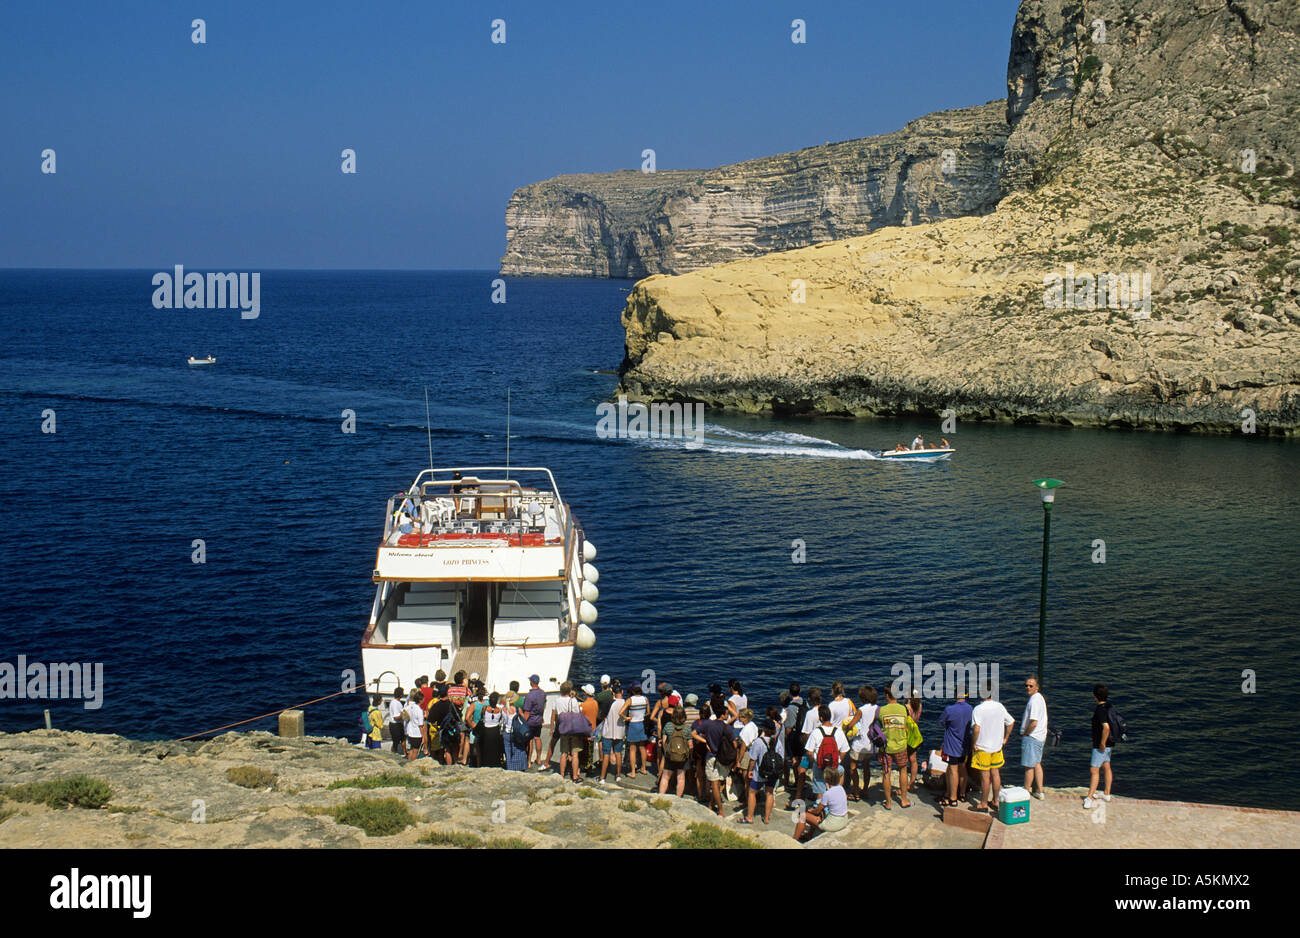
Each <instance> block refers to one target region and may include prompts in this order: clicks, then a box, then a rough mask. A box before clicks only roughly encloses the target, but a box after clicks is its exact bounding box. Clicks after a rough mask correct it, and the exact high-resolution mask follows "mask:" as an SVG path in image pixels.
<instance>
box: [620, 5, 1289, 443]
mask: <svg viewBox="0 0 1300 938" xmlns="http://www.w3.org/2000/svg"><path fill="white" fill-rule="evenodd" d="M1098 23H1102V24H1103V25H1104V27H1105V32H1104V35H1103V33H1102V32H1101V31H1099V29H1100V28H1099V27H1098V26H1097V24H1098ZM1297 89H1300V8H1297V7H1295V6H1294V5H1286V4H1269V3H1263V2H1255V0H1242V2H1240V3H1238V2H1233V3H1229V4H1226V6H1225V5H1215V4H1208V3H1200V4H1181V3H1171V2H1168V0H1099V2H1097V3H1092V4H1089V5H1088V9H1087V10H1086V11H1085V10H1084V9H1083V7H1082V5H1080V4H1077V3H1072V2H1069V0H1023V2H1022V3H1021V6H1020V10H1019V12H1018V15H1017V18H1016V25H1015V29H1014V31H1013V35H1012V42H1011V53H1010V57H1009V61H1008V66H1007V91H1008V94H1007V102H1006V117H1007V123H1008V126H1009V127H1010V134H1009V136H1008V138H1007V140H1006V144H1005V148H1004V152H1003V158H1002V163H1001V165H1000V167H999V173H1000V180H1001V187H1002V190H1003V192H1004V193H1006V194H1005V197H1004V198H1002V199H1001V201H1000V202H999V203H998V205H997V207H996V209H994V210H993V211H992V212H990V213H987V214H981V215H978V216H973V217H959V218H951V219H947V220H941V221H936V222H934V223H932V224H926V225H916V226H911V227H892V228H882V229H880V230H877V231H874V232H872V233H869V234H866V235H864V236H861V237H854V238H848V239H843V240H837V241H834V242H830V243H826V244H820V245H817V246H815V247H810V248H804V249H801V250H796V251H784V252H779V253H771V254H766V255H765V256H763V257H757V258H752V259H747V260H741V261H737V262H734V263H730V264H725V265H722V266H717V267H713V268H708V269H705V270H697V271H694V272H691V273H688V274H684V275H681V276H677V277H664V276H655V277H650V278H648V279H645V280H642V281H641V282H640V283H638V284H637V285H636V286H635V288H634V289H633V290H632V291H631V293H630V294H629V296H628V299H627V305H626V307H625V309H624V311H623V325H624V328H625V331H626V335H627V339H626V356H625V359H624V361H623V364H622V368H621V375H622V383H621V387H620V389H619V391H620V393H624V394H626V395H627V396H628V397H629V398H631V399H638V400H695V401H703V402H704V403H705V404H706V405H707V406H709V407H712V408H715V409H720V410H735V411H742V412H751V413H774V414H779V413H792V414H826V415H838V416H853V417H861V416H895V415H916V416H923V417H937V416H938V415H940V414H942V413H943V412H944V411H952V413H953V415H954V416H956V417H957V418H958V419H961V420H998V421H1016V422H1038V423H1053V424H1064V425H1071V426H1089V427H1113V426H1117V427H1137V428H1145V429H1157V430H1190V431H1209V432H1235V433H1248V434H1249V433H1258V434H1260V435H1273V436H1285V437H1290V436H1294V435H1295V434H1296V433H1297V431H1298V430H1300V259H1298V258H1297V257H1296V245H1297V244H1300V176H1297V175H1296V172H1295V166H1296V162H1297V158H1298V157H1300V92H1298V91H1297Z"/></svg>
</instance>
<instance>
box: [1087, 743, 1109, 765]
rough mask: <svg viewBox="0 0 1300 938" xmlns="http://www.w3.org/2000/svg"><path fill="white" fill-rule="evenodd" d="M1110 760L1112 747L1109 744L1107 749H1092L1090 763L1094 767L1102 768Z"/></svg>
mask: <svg viewBox="0 0 1300 938" xmlns="http://www.w3.org/2000/svg"><path fill="white" fill-rule="evenodd" d="M1109 761H1110V747H1109V746H1107V747H1106V748H1105V749H1094V750H1093V751H1092V761H1091V762H1089V763H1088V764H1089V765H1091V766H1092V767H1093V768H1094V769H1098V768H1101V766H1102V765H1103V764H1105V763H1107V762H1109Z"/></svg>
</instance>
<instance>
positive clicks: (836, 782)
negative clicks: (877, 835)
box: [794, 769, 849, 841]
mask: <svg viewBox="0 0 1300 938" xmlns="http://www.w3.org/2000/svg"><path fill="white" fill-rule="evenodd" d="M822 777H823V778H824V779H825V780H826V790H825V791H824V792H822V794H821V796H820V797H818V799H817V803H816V804H815V805H813V806H812V807H811V808H809V809H808V810H807V811H806V812H804V816H803V820H802V821H800V822H799V823H798V824H797V825H796V826H795V829H794V839H795V840H799V841H802V840H804V839H805V838H804V829H805V827H806V828H807V832H808V836H809V837H812V835H813V834H815V833H816V832H817V831H818V830H819V829H820V830H824V831H838V830H843V829H844V827H845V825H847V824H848V823H849V798H848V795H846V794H845V792H844V786H843V785H841V784H840V770H839V769H827V770H826V771H825V772H823V773H822Z"/></svg>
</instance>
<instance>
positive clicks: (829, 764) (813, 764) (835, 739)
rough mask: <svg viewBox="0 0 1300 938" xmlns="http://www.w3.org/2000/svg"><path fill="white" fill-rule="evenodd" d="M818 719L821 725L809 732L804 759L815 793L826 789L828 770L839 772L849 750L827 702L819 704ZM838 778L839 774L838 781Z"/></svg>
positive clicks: (842, 732) (818, 793)
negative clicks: (833, 719)
mask: <svg viewBox="0 0 1300 938" xmlns="http://www.w3.org/2000/svg"><path fill="white" fill-rule="evenodd" d="M817 719H818V720H819V721H820V725H819V726H818V727H817V728H816V729H814V730H813V731H812V732H811V733H809V734H808V743H807V745H805V746H804V759H805V760H806V761H807V763H808V769H809V770H810V772H811V775H812V780H811V782H810V783H809V791H810V792H811V793H812V794H814V795H820V794H821V793H822V792H824V791H826V778H825V773H826V770H827V769H835V771H836V772H837V773H838V772H839V768H840V762H841V761H843V759H844V754H845V753H846V752H848V751H849V741H848V739H846V738H845V736H844V730H843V729H841V728H840V727H838V726H836V725H835V724H834V722H832V720H831V708H830V707H828V706H826V705H825V704H821V705H820V706H818V708H817ZM838 780H839V776H838V774H837V776H836V781H837V782H838Z"/></svg>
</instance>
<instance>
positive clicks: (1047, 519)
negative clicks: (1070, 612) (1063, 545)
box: [1034, 479, 1065, 690]
mask: <svg viewBox="0 0 1300 938" xmlns="http://www.w3.org/2000/svg"><path fill="white" fill-rule="evenodd" d="M1064 484H1065V483H1064V482H1062V481H1061V480H1060V479H1035V480H1034V485H1036V486H1038V487H1039V488H1040V489H1042V490H1043V578H1042V582H1041V584H1040V586H1039V589H1038V687H1039V689H1040V690H1041V689H1042V688H1044V687H1045V686H1046V681H1045V680H1044V677H1043V646H1044V644H1045V643H1046V641H1047V544H1048V540H1049V539H1050V538H1051V535H1052V502H1053V501H1055V500H1056V490H1057V488H1058V487H1060V486H1062V485H1064Z"/></svg>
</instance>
